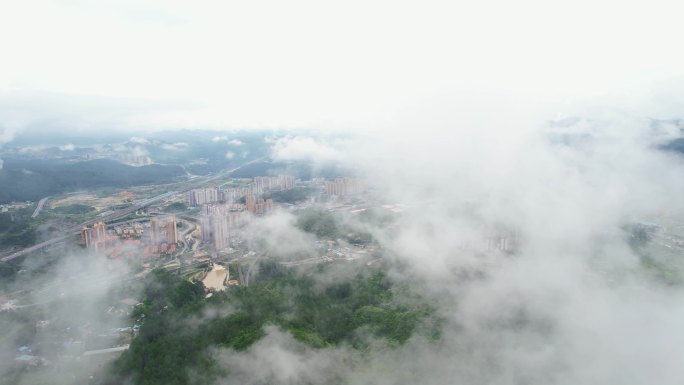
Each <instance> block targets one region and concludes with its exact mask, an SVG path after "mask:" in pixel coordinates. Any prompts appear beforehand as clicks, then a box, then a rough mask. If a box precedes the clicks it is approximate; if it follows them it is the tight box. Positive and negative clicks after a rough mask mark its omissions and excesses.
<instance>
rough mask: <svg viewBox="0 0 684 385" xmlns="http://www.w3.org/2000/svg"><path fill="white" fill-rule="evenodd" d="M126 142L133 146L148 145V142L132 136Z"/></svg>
mask: <svg viewBox="0 0 684 385" xmlns="http://www.w3.org/2000/svg"><path fill="white" fill-rule="evenodd" d="M128 141H129V142H131V143H135V144H150V141H149V140H147V139H145V138H141V137H138V136H133V137H131V138H130V139H128Z"/></svg>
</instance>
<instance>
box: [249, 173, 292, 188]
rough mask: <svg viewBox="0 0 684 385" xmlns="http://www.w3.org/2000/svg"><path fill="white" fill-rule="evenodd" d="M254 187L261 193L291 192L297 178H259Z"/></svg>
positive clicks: (282, 176) (285, 176)
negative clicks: (274, 191)
mask: <svg viewBox="0 0 684 385" xmlns="http://www.w3.org/2000/svg"><path fill="white" fill-rule="evenodd" d="M254 185H255V186H256V188H257V190H259V191H273V190H290V189H293V188H294V187H295V177H293V176H290V175H278V176H257V177H255V178H254Z"/></svg>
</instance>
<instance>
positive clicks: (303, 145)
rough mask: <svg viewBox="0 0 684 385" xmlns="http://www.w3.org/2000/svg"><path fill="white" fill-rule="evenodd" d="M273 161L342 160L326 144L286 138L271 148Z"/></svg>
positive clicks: (338, 152)
mask: <svg viewBox="0 0 684 385" xmlns="http://www.w3.org/2000/svg"><path fill="white" fill-rule="evenodd" d="M271 156H272V158H273V159H274V160H283V161H288V160H313V161H316V162H334V161H339V160H342V159H343V154H342V153H341V152H340V151H339V150H337V149H335V148H333V147H331V146H330V145H328V144H326V143H322V142H320V141H318V140H316V139H314V138H311V137H302V136H296V137H287V138H281V139H278V140H277V141H276V142H275V143H274V144H273V146H272V147H271Z"/></svg>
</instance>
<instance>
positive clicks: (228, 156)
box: [226, 151, 235, 160]
mask: <svg viewBox="0 0 684 385" xmlns="http://www.w3.org/2000/svg"><path fill="white" fill-rule="evenodd" d="M233 158H235V153H234V152H232V151H228V152H226V159H228V160H230V159H233Z"/></svg>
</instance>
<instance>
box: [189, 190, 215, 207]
mask: <svg viewBox="0 0 684 385" xmlns="http://www.w3.org/2000/svg"><path fill="white" fill-rule="evenodd" d="M220 199H221V194H219V189H218V188H216V187H208V188H200V189H194V190H190V191H189V192H188V203H189V204H190V206H201V205H204V204H207V203H214V202H218V201H219V200H220Z"/></svg>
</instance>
